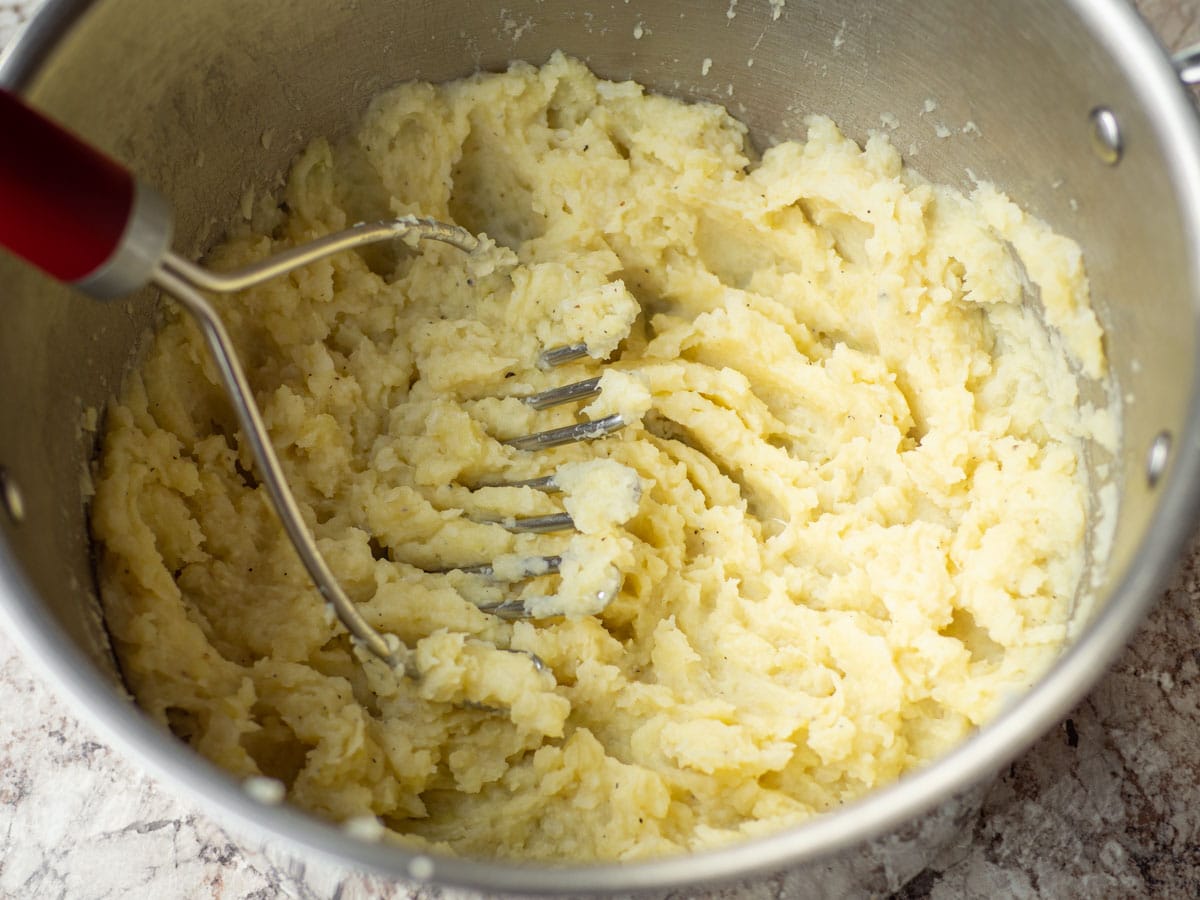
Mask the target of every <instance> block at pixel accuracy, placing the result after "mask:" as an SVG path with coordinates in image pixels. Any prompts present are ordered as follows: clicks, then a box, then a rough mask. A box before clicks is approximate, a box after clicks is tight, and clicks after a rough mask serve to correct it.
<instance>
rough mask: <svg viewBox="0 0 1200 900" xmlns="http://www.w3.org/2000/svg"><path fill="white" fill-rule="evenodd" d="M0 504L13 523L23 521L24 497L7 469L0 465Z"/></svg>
mask: <svg viewBox="0 0 1200 900" xmlns="http://www.w3.org/2000/svg"><path fill="white" fill-rule="evenodd" d="M0 504H3V506H4V511H5V512H6V513H8V517H9V518H10V519H12V521H13V523H14V524H20V523H21V522H23V521H25V499H24V498H23V497H22V496H21V489H20V488H19V487H18V486H17V482H16V481H15V480H13V477H12V475H10V474H9V472H8V469H6V468H4V467H3V466H0Z"/></svg>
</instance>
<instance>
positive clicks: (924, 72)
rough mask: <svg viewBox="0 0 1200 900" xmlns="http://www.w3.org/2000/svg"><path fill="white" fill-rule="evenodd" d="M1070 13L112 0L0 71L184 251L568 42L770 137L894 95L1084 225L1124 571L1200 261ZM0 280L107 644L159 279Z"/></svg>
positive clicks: (27, 437)
mask: <svg viewBox="0 0 1200 900" xmlns="http://www.w3.org/2000/svg"><path fill="white" fill-rule="evenodd" d="M776 14H778V17H777V18H776ZM1077 16H1078V14H1077V11H1076V10H1074V9H1073V8H1072V7H1071V6H1070V5H1068V4H1059V3H1040V2H1032V0H1019V2H1017V0H1015V2H1012V3H1004V4H994V3H986V2H978V3H960V2H953V0H942V2H930V3H924V4H899V3H878V4H876V3H867V2H841V0H839V2H812V0H807V2H806V0H787V2H786V4H785V3H784V2H782V0H781V2H778V3H775V4H774V5H772V4H770V3H767V2H761V0H742V2H741V3H737V2H734V3H732V4H726V3H703V4H699V3H687V2H680V0H654V2H650V0H631V2H621V0H614V2H594V3H584V2H580V3H570V4H567V3H551V2H541V0H508V2H506V3H504V4H503V8H501V5H498V4H494V3H490V2H484V0H477V2H470V0H467V2H458V3H449V2H445V0H439V2H431V0H410V2H394V0H345V2H328V0H321V2H316V0H288V2H282V0H261V2H257V3H251V4H247V3H240V2H235V0H203V2H201V0H196V2H191V3H186V4H168V5H164V4H162V3H160V2H157V0H104V2H97V3H95V4H92V5H91V6H90V7H89V8H88V9H87V11H86V13H85V14H84V15H83V17H82V19H81V20H80V21H79V22H78V23H77V24H76V25H75V27H73V28H72V29H71V30H70V31H69V33H68V34H67V35H66V37H65V38H64V39H63V40H62V41H61V42H60V43H59V45H58V47H57V48H56V49H55V50H54V52H53V53H51V54H50V55H49V57H48V58H46V59H45V61H44V63H42V64H41V65H39V66H38V67H36V69H35V68H33V67H30V66H29V65H28V64H27V63H24V62H22V64H21V65H13V64H10V66H9V69H8V70H7V77H8V78H9V79H10V80H12V81H14V82H15V83H16V84H18V85H19V86H20V87H21V88H22V90H24V91H25V92H26V93H27V94H28V95H29V96H30V97H31V98H32V99H33V101H34V102H35V103H37V104H38V105H39V106H41V107H42V108H44V109H46V110H47V111H49V112H50V113H51V114H53V115H54V116H56V117H58V118H60V119H61V120H63V121H64V122H66V123H68V124H69V125H70V126H71V127H73V128H75V129H76V130H78V131H80V132H81V133H83V134H84V135H85V136H87V137H88V138H90V139H91V140H93V141H95V142H96V143H98V144H99V145H100V146H102V147H104V148H106V149H108V150H109V151H110V152H111V153H113V154H114V155H115V156H117V157H118V158H119V159H121V160H123V161H124V162H126V163H127V164H129V165H130V166H131V167H132V168H133V169H134V170H135V171H137V172H139V173H141V174H142V175H143V176H144V177H145V178H146V179H147V180H148V181H150V182H151V183H153V184H155V185H157V186H158V187H159V188H161V189H162V190H163V191H164V193H165V194H166V195H167V197H168V198H169V199H170V200H171V202H172V203H173V204H174V206H175V208H176V210H177V212H178V216H179V221H178V237H177V246H178V247H179V248H180V249H182V250H184V251H185V252H188V253H191V254H196V253H198V252H200V251H202V250H203V249H204V248H205V247H206V246H208V245H210V244H211V243H212V242H213V241H214V240H215V239H217V238H218V237H219V236H220V232H221V226H220V224H219V223H222V222H226V221H229V220H230V218H231V217H232V216H234V215H235V214H236V210H237V209H238V207H239V202H240V200H241V198H242V196H243V194H244V192H245V191H246V189H247V188H249V187H251V186H255V185H257V186H260V187H261V186H264V185H266V186H271V185H274V184H277V183H278V178H279V176H280V174H281V173H282V172H283V171H284V170H285V169H286V167H287V164H288V162H289V160H290V159H291V158H292V156H293V155H294V154H295V153H296V152H297V151H298V150H299V149H300V148H301V147H302V146H303V144H304V143H305V142H306V141H307V140H308V139H310V138H312V137H315V136H319V135H325V134H336V133H337V132H339V131H341V130H344V129H345V128H346V127H347V126H348V125H349V124H350V123H351V122H353V121H354V120H355V118H356V116H357V115H358V114H359V113H360V112H361V111H362V110H363V109H364V107H365V105H366V103H367V102H368V100H369V99H370V98H371V97H372V96H373V95H374V94H376V93H378V92H379V91H381V90H382V89H384V88H386V87H388V86H390V85H392V84H394V83H396V82H399V81H402V80H406V79H410V78H423V79H430V80H435V81H436V80H443V79H448V78H453V77H457V76H461V75H465V74H468V73H470V72H471V71H473V70H475V69H477V68H482V69H499V68H503V67H504V66H505V64H506V63H507V62H508V61H509V60H511V59H514V58H520V59H526V60H529V61H532V62H540V61H542V60H544V59H545V58H546V57H547V56H548V55H549V53H550V52H551V51H552V50H554V49H563V50H564V51H567V52H569V53H571V54H573V55H576V56H579V57H581V58H582V59H584V60H585V61H587V62H588V63H589V64H590V65H591V66H592V67H593V68H594V69H595V70H596V71H597V72H598V73H600V74H601V75H604V76H607V77H611V78H618V79H622V78H634V79H637V80H638V81H640V82H642V83H644V84H646V85H648V86H650V87H651V88H654V89H656V90H659V91H662V92H665V93H669V94H673V95H677V96H681V97H684V98H688V99H695V100H710V101H713V102H717V103H721V104H723V105H725V106H727V107H728V108H729V109H730V110H731V111H732V112H733V113H734V114H735V115H737V116H739V117H741V118H742V119H744V120H745V121H746V122H747V123H748V124H749V125H750V126H751V129H752V133H753V138H754V140H755V142H756V143H757V144H758V145H759V146H760V147H761V146H765V145H768V144H769V143H770V142H771V141H773V140H775V139H779V138H786V137H792V136H798V135H802V134H803V131H804V118H805V116H806V115H808V114H810V113H814V112H821V113H825V114H828V115H830V116H832V117H833V118H834V119H835V120H836V121H837V122H839V123H840V124H841V125H842V127H843V128H844V130H846V132H847V133H848V134H850V135H851V136H853V137H855V138H857V139H859V140H863V139H865V138H866V136H867V135H868V133H869V132H870V131H872V130H883V129H884V126H885V122H890V121H891V120H892V119H893V117H894V120H895V121H896V122H898V123H899V124H898V125H897V126H896V127H894V128H891V129H888V130H890V133H891V136H892V140H893V142H894V143H895V144H896V145H897V146H898V147H899V148H900V149H901V151H902V152H903V153H904V154H905V156H906V158H907V160H908V161H909V162H910V164H912V165H913V166H914V167H915V168H917V169H918V170H919V171H921V172H923V173H924V174H925V175H926V176H927V177H929V178H931V179H933V180H937V181H944V182H948V183H950V184H955V185H958V186H959V187H962V188H964V189H967V190H969V189H970V187H971V185H972V179H973V178H975V177H977V178H980V179H984V180H989V181H993V182H995V183H996V184H998V185H999V186H1001V187H1002V188H1004V189H1005V190H1006V191H1008V192H1009V194H1010V195H1011V196H1012V197H1013V198H1014V199H1015V200H1017V201H1018V202H1019V203H1021V204H1022V205H1023V206H1024V207H1025V208H1026V209H1028V210H1030V211H1031V212H1032V213H1034V214H1036V215H1038V216H1039V217H1041V218H1044V219H1045V220H1047V221H1048V222H1049V223H1050V224H1051V225H1053V226H1054V227H1055V229H1056V230H1058V231H1060V232H1062V233H1064V234H1068V235H1071V236H1073V237H1075V238H1076V239H1077V240H1079V242H1080V243H1081V244H1082V246H1083V248H1084V251H1085V257H1086V261H1087V265H1088V268H1089V272H1090V275H1091V280H1092V286H1093V294H1094V302H1095V304H1096V307H1097V309H1098V311H1099V313H1100V315H1101V318H1102V320H1103V323H1104V325H1105V327H1106V330H1107V333H1108V345H1107V346H1108V352H1109V355H1110V359H1111V362H1112V365H1113V368H1114V372H1115V374H1116V378H1117V381H1118V383H1119V385H1120V392H1121V394H1122V395H1124V396H1126V397H1130V398H1132V401H1131V402H1129V403H1127V404H1126V406H1125V410H1124V420H1123V428H1124V435H1125V439H1124V441H1125V442H1124V450H1123V455H1122V457H1121V458H1120V459H1117V460H1115V461H1112V462H1111V466H1110V467H1109V468H1108V469H1107V470H1106V472H1101V473H1100V474H1105V475H1106V477H1107V480H1110V481H1115V482H1116V483H1117V484H1118V487H1119V495H1120V503H1121V510H1122V514H1121V517H1120V523H1119V527H1118V529H1117V533H1116V537H1115V541H1114V544H1113V550H1112V554H1111V556H1110V558H1109V562H1108V563H1107V564H1105V563H1103V562H1101V563H1100V564H1099V568H1100V570H1101V571H1099V579H1098V581H1099V584H1100V590H1099V595H1100V596H1101V597H1106V596H1107V595H1108V592H1109V591H1110V589H1111V588H1112V586H1113V585H1115V584H1117V583H1118V581H1119V580H1120V578H1121V576H1122V575H1123V573H1124V572H1125V569H1126V567H1127V566H1128V564H1129V562H1130V560H1131V559H1133V557H1134V555H1135V554H1136V553H1137V552H1138V549H1139V546H1140V544H1141V541H1142V540H1143V538H1144V536H1145V534H1146V531H1147V528H1148V525H1149V523H1150V520H1151V517H1152V515H1153V513H1154V509H1155V504H1156V502H1157V494H1158V492H1161V491H1163V490H1169V488H1170V483H1171V478H1170V475H1171V473H1170V472H1168V476H1167V477H1166V478H1165V479H1164V480H1163V481H1162V482H1160V484H1159V486H1158V488H1157V489H1152V488H1150V487H1149V486H1148V485H1147V483H1146V479H1145V478H1144V477H1142V475H1141V472H1142V469H1143V460H1144V456H1145V453H1146V450H1147V447H1148V446H1149V445H1150V443H1151V441H1152V440H1153V438H1154V437H1155V435H1157V434H1158V433H1159V432H1160V431H1162V430H1167V431H1169V432H1172V433H1175V434H1181V433H1182V432H1183V431H1184V428H1185V421H1186V417H1187V411H1188V402H1189V395H1190V392H1191V389H1192V383H1193V380H1194V375H1193V366H1194V359H1195V356H1196V353H1195V350H1196V348H1195V327H1194V324H1193V320H1194V315H1195V313H1194V310H1193V302H1192V297H1193V296H1195V295H1196V290H1195V285H1194V284H1193V278H1194V273H1193V269H1194V268H1195V264H1194V263H1193V262H1192V260H1191V251H1190V248H1189V241H1190V240H1191V238H1192V235H1190V234H1189V230H1188V229H1189V225H1188V219H1187V217H1186V216H1185V214H1184V213H1183V212H1181V204H1180V201H1179V199H1178V195H1177V191H1176V189H1175V188H1174V187H1173V185H1172V181H1171V178H1172V172H1171V167H1170V166H1169V165H1168V164H1166V163H1165V162H1164V159H1165V158H1167V157H1168V156H1169V152H1168V148H1165V147H1164V140H1165V138H1164V135H1163V134H1162V133H1160V130H1159V128H1158V127H1157V125H1156V122H1155V121H1154V120H1153V118H1152V117H1151V116H1150V115H1149V114H1148V113H1147V112H1146V107H1147V105H1148V102H1149V98H1148V97H1146V96H1144V95H1143V94H1141V93H1139V90H1138V89H1135V88H1134V87H1131V79H1130V77H1129V75H1128V73H1124V72H1123V71H1122V68H1121V65H1122V64H1121V61H1120V59H1119V57H1118V56H1117V55H1114V54H1113V53H1112V52H1110V51H1109V50H1108V49H1106V48H1105V47H1103V46H1100V45H1098V44H1097V42H1096V41H1095V39H1094V36H1093V33H1092V30H1091V26H1090V25H1089V24H1088V23H1087V22H1083V21H1081V20H1080V19H1079V18H1078V17H1077ZM17 62H21V61H20V60H17ZM1097 105H1107V106H1109V107H1111V108H1112V109H1113V110H1114V111H1115V112H1116V113H1117V115H1118V117H1119V119H1120V122H1121V124H1122V127H1123V133H1124V136H1125V145H1126V150H1125V155H1124V158H1123V159H1122V161H1121V163H1120V164H1119V165H1118V166H1115V167H1110V166H1107V165H1105V164H1104V163H1102V162H1101V161H1100V160H1099V159H1098V158H1097V156H1096V155H1095V154H1094V153H1093V151H1092V147H1091V136H1090V130H1089V120H1088V113H1089V111H1090V110H1091V109H1092V108H1093V107H1095V106H1097ZM0 284H3V285H4V288H3V291H4V294H5V297H4V307H5V311H6V323H5V326H4V327H3V328H2V329H0V383H3V384H5V385H8V386H9V389H8V390H6V391H4V392H3V395H2V396H0V423H3V425H2V426H0V465H3V466H4V467H5V468H6V469H7V470H8V472H9V473H10V474H11V475H12V476H13V477H14V478H15V480H16V481H17V482H18V483H19V485H20V487H21V488H22V490H23V493H24V497H25V505H26V507H27V516H26V519H25V522H24V523H23V524H21V525H20V526H16V527H14V526H12V525H11V523H8V522H5V524H4V527H5V528H6V536H7V540H8V542H9V545H10V547H11V548H12V550H13V552H14V555H15V558H16V559H17V560H18V561H19V564H20V566H21V567H22V569H23V571H24V573H25V574H26V576H27V577H28V578H29V580H30V581H31V582H32V583H33V585H34V586H35V587H36V590H37V592H38V593H39V594H40V597H41V600H40V601H38V602H39V603H40V607H39V608H41V609H44V610H45V611H46V613H47V614H48V615H50V616H51V617H52V618H53V619H54V620H56V621H57V626H59V627H61V628H62V630H63V631H64V632H65V633H66V634H67V635H68V636H69V637H70V639H71V640H72V641H73V642H74V643H75V644H77V645H78V646H79V647H81V648H83V649H84V650H85V651H86V652H87V653H88V654H89V655H90V656H91V657H92V658H93V659H95V660H96V661H97V664H98V665H104V663H103V659H104V650H103V641H102V640H100V639H99V635H100V633H101V632H100V630H99V627H98V622H97V620H96V619H95V617H94V616H93V615H92V613H90V612H89V610H91V609H93V608H94V607H93V606H92V602H91V600H90V599H89V598H90V596H91V595H90V590H89V587H88V585H90V583H91V575H90V557H89V549H88V542H87V539H86V535H87V529H86V525H85V522H84V519H83V499H84V498H83V496H82V493H81V481H82V480H83V479H82V478H81V476H82V473H83V472H84V468H85V464H86V462H87V460H88V458H89V456H90V455H91V453H92V452H93V449H94V448H93V444H94V435H92V434H90V433H87V432H86V431H81V430H80V427H79V422H80V416H81V414H82V412H83V410H85V409H88V408H98V409H100V408H102V407H103V404H104V403H105V401H106V400H107V399H108V398H109V397H111V396H112V394H113V393H114V391H116V390H117V388H118V386H119V383H120V379H121V376H122V373H123V372H124V371H125V369H126V368H127V366H128V364H129V361H130V359H131V356H132V354H133V352H134V348H135V346H136V344H137V342H138V340H139V337H140V336H141V335H142V334H143V333H144V332H145V330H146V329H147V328H149V327H150V326H151V324H152V321H153V315H154V303H155V301H154V298H153V297H151V296H150V295H149V294H147V295H144V296H140V297H137V298H133V299H131V300H127V301H125V300H123V301H119V302H116V303H112V304H108V305H101V304H98V303H95V302H93V301H89V300H86V299H84V298H83V297H80V296H77V295H74V294H72V293H71V292H70V291H67V290H65V289H62V288H59V287H56V286H53V285H50V284H49V283H48V282H47V281H46V280H45V279H43V278H42V277H41V276H39V275H37V274H35V273H31V272H29V271H28V270H26V269H24V268H23V267H21V266H20V265H18V264H16V263H15V262H13V261H12V260H10V259H8V258H4V259H2V260H0ZM30 602H31V603H32V602H34V601H32V600H30Z"/></svg>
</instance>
